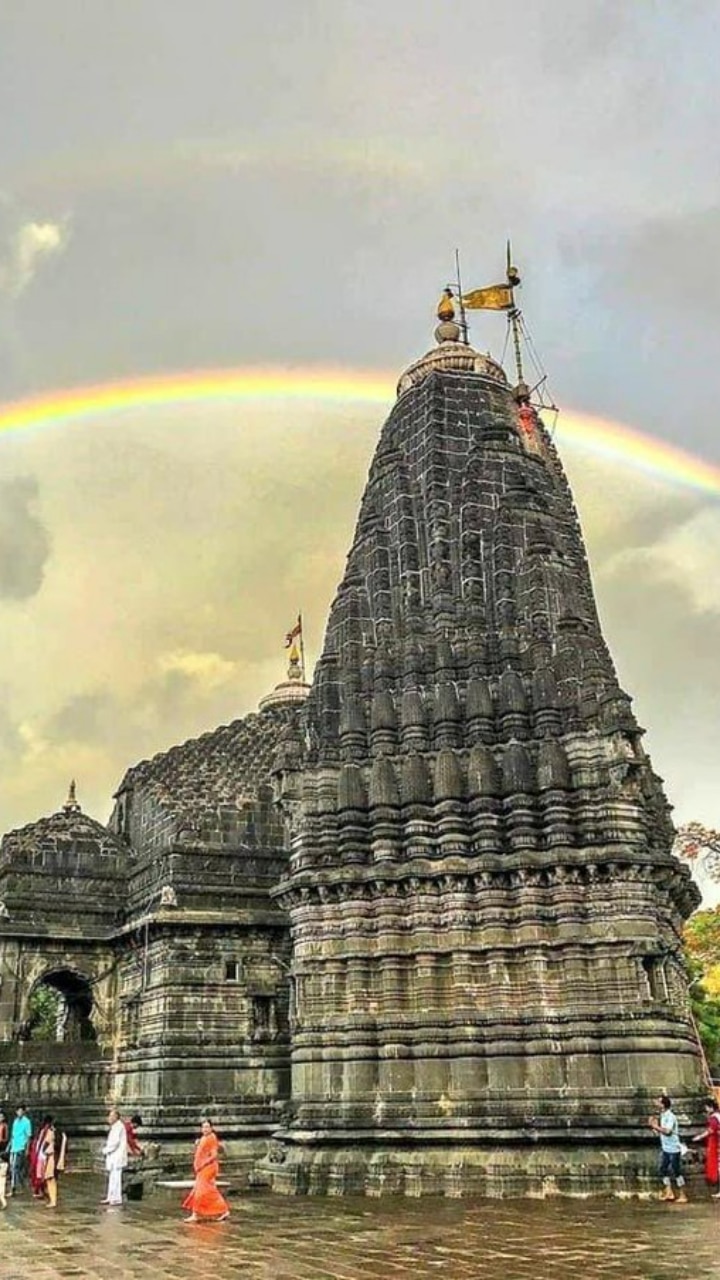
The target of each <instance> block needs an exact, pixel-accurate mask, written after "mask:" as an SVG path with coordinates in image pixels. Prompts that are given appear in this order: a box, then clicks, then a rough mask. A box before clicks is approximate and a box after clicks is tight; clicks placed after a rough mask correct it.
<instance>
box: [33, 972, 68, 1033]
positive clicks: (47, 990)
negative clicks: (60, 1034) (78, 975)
mask: <svg viewBox="0 0 720 1280" xmlns="http://www.w3.org/2000/svg"><path fill="white" fill-rule="evenodd" d="M62 1002H63V999H62V996H61V995H60V992H59V991H56V990H55V989H54V987H49V986H47V985H46V983H44V982H39V983H38V985H37V986H36V987H35V989H34V990H33V991H32V992H31V993H30V999H29V1000H28V1012H29V1017H28V1030H29V1033H30V1037H31V1039H32V1040H57V1028H58V1018H59V1016H60V1006H61V1005H62Z"/></svg>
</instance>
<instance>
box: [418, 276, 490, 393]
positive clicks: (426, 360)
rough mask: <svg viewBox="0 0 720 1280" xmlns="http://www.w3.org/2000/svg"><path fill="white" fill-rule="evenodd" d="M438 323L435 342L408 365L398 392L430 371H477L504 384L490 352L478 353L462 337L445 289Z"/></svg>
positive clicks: (447, 290) (421, 379)
mask: <svg viewBox="0 0 720 1280" xmlns="http://www.w3.org/2000/svg"><path fill="white" fill-rule="evenodd" d="M437 314H438V320H439V321H440V323H439V324H438V326H437V328H436V329H435V339H436V341H437V344H438V345H437V346H436V347H433V349H432V350H431V351H427V352H426V353H425V355H424V356H421V357H420V359H419V360H416V361H415V362H414V364H411V365H409V366H408V368H407V369H406V370H405V372H404V373H403V375H402V377H401V379H400V381H399V382H398V386H397V393H398V396H402V395H404V394H405V392H406V391H409V390H410V389H411V387H416V386H417V385H418V383H419V382H423V381H424V380H425V378H427V377H428V375H429V374H431V373H436V372H439V371H442V372H443V373H448V372H450V373H476V374H479V375H480V377H483V378H489V379H490V380H491V381H492V382H499V383H501V384H502V386H507V385H508V382H507V378H506V377H505V373H504V371H503V369H502V367H501V365H499V364H498V363H497V361H495V360H493V359H492V357H491V356H484V355H481V353H480V352H479V351H476V350H475V349H474V347H471V346H470V345H469V344H468V343H467V342H464V341H463V339H462V330H461V328H460V325H459V324H457V322H456V320H455V308H454V306H453V301H452V294H451V291H450V290H449V289H446V290H445V291H444V293H443V296H442V298H441V299H440V303H439V305H438V309H437Z"/></svg>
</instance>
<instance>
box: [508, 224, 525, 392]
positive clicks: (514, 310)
mask: <svg viewBox="0 0 720 1280" xmlns="http://www.w3.org/2000/svg"><path fill="white" fill-rule="evenodd" d="M506 275H507V282H508V285H509V287H510V298H511V306H510V309H509V311H508V324H509V325H510V329H511V331H512V340H513V351H514V352H515V372H516V374H517V380H518V386H521V385H522V384H523V383H524V382H525V379H524V377H523V364H522V347H521V345H520V332H521V330H520V311H519V308H518V307H516V305H515V292H514V290H515V286H516V285H518V284H519V283H520V276H519V275H518V272H517V268H516V267H514V266H513V265H512V253H511V249H510V241H509V240H508V242H507V246H506Z"/></svg>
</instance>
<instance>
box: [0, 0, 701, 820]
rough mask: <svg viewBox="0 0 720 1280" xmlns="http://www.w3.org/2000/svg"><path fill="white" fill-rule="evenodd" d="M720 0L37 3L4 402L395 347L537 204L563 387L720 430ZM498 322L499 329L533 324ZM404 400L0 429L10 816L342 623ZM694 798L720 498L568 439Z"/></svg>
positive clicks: (15, 117)
mask: <svg viewBox="0 0 720 1280" xmlns="http://www.w3.org/2000/svg"><path fill="white" fill-rule="evenodd" d="M719 47H720V8H719V7H718V5H717V3H716V2H715V0H713V2H712V3H711V2H708V3H705V0H664V2H663V3H655V2H654V0H643V2H642V3H635V4H628V3H627V0H623V2H622V3H615V2H614V0H608V2H602V0H539V2H535V3H531V4H528V3H527V0H525V2H524V3H521V2H520V0H505V3H504V4H502V5H501V4H499V3H492V4H490V3H488V2H487V0H454V3H453V4H451V5H445V6H443V5H438V4H437V0H433V3H429V2H428V0H412V3H410V0H381V2H379V0H357V2H355V3H350V2H349V0H333V3H332V4H331V3H329V2H328V0H323V2H322V3H320V0H303V3H302V4H298V3H297V0H292V2H289V0H276V3H275V4H274V5H272V6H269V5H265V6H258V5H250V4H246V3H238V0H204V3H202V4H191V3H177V0H175V2H172V3H171V0H123V3H122V4H121V3H119V2H116V0H96V2H95V3H93V4H88V3H87V2H86V0H82V2H81V0H5V3H4V4H3V6H2V8H0V119H1V120H2V130H1V131H0V323H1V324H2V334H1V336H0V399H2V400H9V399H12V398H14V397H17V396H22V395H32V394H34V393H37V392H41V391H43V390H48V389H52V388H54V387H60V386H72V385H75V384H82V383H91V382H98V381H102V380H104V379H111V378H116V377H132V376H134V375H140V374H146V373H153V372H158V371H172V370H184V369H189V368H205V367H218V366H243V365H250V364H258V363H262V364H273V363H278V364H294V365H298V364H300V365H302V364H308V365H328V364H331V365H337V366H341V367H344V366H346V367H352V368H359V367H363V368H370V369H373V368H377V369H383V370H387V369H390V370H396V371H397V372H398V373H399V372H400V370H401V369H402V368H403V366H404V365H406V364H408V363H409V362H410V361H411V360H412V359H414V358H415V357H416V356H417V355H418V354H420V353H421V352H422V351H423V350H424V349H425V348H426V347H427V346H428V345H429V343H430V333H431V330H432V325H433V307H434V304H435V301H436V296H437V294H438V291H439V288H440V287H442V286H443V285H444V284H445V283H446V281H447V278H448V276H449V274H450V273H451V269H452V257H453V251H454V249H455V247H456V245H457V246H459V247H460V249H461V251H462V255H463V263H464V273H465V279H466V282H467V284H468V285H481V284H486V283H489V282H490V281H491V280H492V279H493V278H494V277H496V276H497V275H498V273H499V272H500V271H501V270H502V266H503V257H504V243H505V238H506V236H507V235H508V234H510V235H511V236H512V238H513V243H514V246H515V257H516V259H517V261H518V263H519V265H520V267H521V269H522V271H523V276H524V287H523V291H522V303H523V306H524V309H525V313H526V317H527V320H528V324H529V327H530V329H531V331H532V334H533V336H534V338H535V342H536V344H537V345H538V347H539V348H540V350H541V352H542V355H543V357H544V361H545V364H546V365H547V367H548V368H549V370H550V373H551V385H552V389H553V391H554V394H555V397H556V398H557V399H558V400H559V401H560V402H561V403H562V404H564V405H567V406H571V407H575V408H577V409H580V410H584V411H586V412H589V413H593V414H598V415H601V416H606V417H610V418H616V419H619V420H621V421H625V422H627V423H630V424H632V425H634V426H636V427H639V428H641V429H642V430H644V431H646V432H650V433H652V434H655V435H657V436H659V437H661V438H663V439H666V440H669V441H673V442H675V443H677V444H680V445H682V446H684V447H685V448H688V449H690V450H691V451H693V452H695V453H697V454H699V455H700V456H702V457H704V458H706V459H708V460H710V461H714V462H716V463H717V462H720V431H719V429H718V409H717V405H718V403H719V401H720V361H719V360H718V356H717V351H718V336H719V334H718V330H719V329H720V322H719V320H718V315H719V307H720V214H719V208H720V190H719V185H720V179H719V176H718V175H719V172H720V166H719V165H718V163H717V136H718V123H719V120H718V117H719V114H720V110H719V108H720V100H719V95H718V90H717V87H716V82H717V49H718V48H719ZM503 336H504V335H503V321H502V318H501V317H497V316H481V317H480V318H479V319H478V320H477V321H476V322H475V325H474V330H473V337H474V340H475V341H476V343H477V345H478V346H480V347H481V348H482V349H485V348H487V347H491V348H492V349H493V350H495V351H496V352H499V350H500V349H501V347H502V340H503ZM381 417H382V412H381V411H377V412H375V411H372V410H368V409H367V408H363V409H362V410H360V409H358V408H357V407H355V408H354V407H353V406H351V405H348V406H347V408H345V409H343V410H338V411H331V410H329V409H328V408H327V407H326V408H324V409H323V410H322V411H319V410H316V409H313V408H312V407H311V406H308V407H301V408H298V406H297V405H294V406H293V407H283V406H276V407H274V408H272V407H265V408H262V409H260V408H256V409H249V408H247V407H246V406H235V408H217V407H215V408H211V407H210V406H206V407H203V408H202V409H199V408H195V409H174V410H170V409H164V410H153V411H150V410H147V411H142V410H138V411H136V412H134V413H133V414H131V415H125V416H124V417H123V418H122V419H117V420H111V419H102V418H100V419H98V420H96V421H95V420H90V421H86V422H84V423H82V424H79V423H78V424H69V425H66V426H63V427H53V428H46V429H44V430H43V429H38V430H28V431H25V432H23V433H19V434H16V435H12V436H11V435H5V436H3V437H0V489H1V491H2V492H1V495H0V496H1V498H2V501H1V503H0V644H1V645H2V653H3V662H2V667H1V668H0V688H1V689H2V694H3V697H2V700H0V779H1V782H0V788H1V794H0V827H2V829H8V828H9V827H11V826H14V825H17V824H18V823H21V822H25V821H29V820H31V819H34V818H35V817H37V816H39V815H40V814H42V813H45V812H48V811H51V810H52V809H54V808H56V807H57V805H58V804H59V802H60V801H61V800H62V799H63V798H64V790H65V787H66V784H67V780H68V778H69V776H71V775H72V774H77V776H78V783H79V790H80V795H81V799H82V800H83V802H84V803H85V806H86V807H87V808H88V809H89V810H90V811H91V812H93V813H95V814H96V815H97V816H99V817H101V818H104V817H105V816H106V815H107V812H108V810H109V802H110V794H111V792H112V790H113V788H114V786H115V785H116V784H117V782H118V780H119V778H120V776H121V775H122V772H123V770H124V768H125V767H126V765H128V764H130V763H133V762H134V761H135V760H137V759H139V758H142V757H143V756H145V755H147V754H148V753H150V752H153V751H156V750H159V749H161V748H162V747H166V746H169V745H171V744H172V743H173V742H174V741H177V740H179V739H181V738H183V737H185V736H188V735H190V734H194V733H197V732H201V731H203V730H204V729H207V728H210V727H212V726H213V725H214V724H216V723H218V722H221V721H226V720H229V719H232V718H233V717H234V716H236V715H238V714H242V713H244V712H245V711H247V710H249V709H251V708H252V707H253V706H254V705H255V704H256V702H257V699H258V698H259V697H260V696H261V695H262V694H263V693H264V692H266V691H267V689H268V687H270V686H271V685H272V684H274V683H275V681H276V679H278V678H279V677H280V675H281V673H282V660H283V655H282V647H281V641H282V635H283V633H284V631H285V629H286V628H287V625H288V624H289V622H290V621H291V620H292V617H293V615H294V613H295V612H296V609H297V606H298V604H302V605H303V607H304V610H305V613H306V615H307V620H308V626H309V632H310V633H309V641H310V647H311V649H312V650H316V649H317V648H318V647H319V644H320V641H321V632H322V626H323V620H324V614H325V611H326V608H327V605H328V603H329V599H330V597H331V594H332V591H333V589H334V587H335V584H336V582H337V580H338V578H339V577H340V575H341V572H342V566H343V562H344V555H345V552H346V550H347V547H348V546H349V542H350V540H351V536H352V528H353V523H354V516H355V508H356V504H357V501H358V498H359V495H360V492H361V489H362V484H363V481H364V477H365V473H366V469H367V463H368V461H369V457H370V454H371V451H372V448H373V444H374V441H375V438H376V435H377V432H378V429H379V426H380V419H381ZM559 430H560V434H559V436H558V440H559V443H560V447H561V450H563V456H564V458H565V461H566V462H567V464H568V468H569V470H570V473H571V478H572V481H573V484H574V486H575V490H576V495H577V498H578V503H579V506H580V510H581V516H582V518H583V523H584V526H585V529H586V533H587V536H588V543H589V549H590V553H591V559H592V563H593V569H594V577H595V582H596V587H597V591H598V596H599V600H600V607H601V612H602V616H603V619H604V623H605V627H606V632H607V635H608V638H609V640H610V643H611V646H612V649H613V653H614V656H615V658H616V661H617V665H618V667H619V671H620V675H621V678H622V680H623V683H624V684H625V686H626V688H627V689H628V691H629V692H630V693H631V694H633V695H634V696H635V698H636V710H637V712H638V715H639V718H640V720H641V721H642V723H644V724H645V725H646V726H647V728H648V739H647V741H648V745H649V748H650V750H651V753H652V755H653V758H654V761H655V764H656V767H657V768H658V769H659V770H660V772H661V773H662V774H663V775H664V776H665V779H666V782H667V788H668V792H669V795H670V798H671V799H672V800H673V801H674V803H675V804H676V806H677V812H678V815H679V817H680V818H681V819H685V818H691V817H696V818H700V819H704V820H705V821H707V822H710V823H713V824H714V825H716V826H718V825H720V806H719V804H718V800H717V779H718V766H719V764H720V714H719V712H720V663H719V661H718V658H717V654H718V652H720V572H719V569H720V506H719V505H718V503H717V501H716V502H713V501H712V500H711V499H709V498H708V497H707V496H706V497H704V498H703V497H702V496H696V495H694V494H692V493H689V492H687V491H683V490H680V489H677V490H675V489H673V487H671V486H668V487H664V488H663V487H658V486H657V485H655V484H651V483H650V482H649V481H647V480H645V479H644V478H643V477H642V476H641V475H639V474H638V473H637V472H632V471H627V470H625V469H624V468H621V467H620V466H618V465H616V466H615V467H613V468H610V467H608V466H605V467H604V468H603V469H602V471H600V469H599V468H598V464H597V463H593V462H591V460H590V459H589V458H586V457H583V456H582V454H580V453H579V452H578V451H577V449H574V450H573V449H571V448H570V447H569V446H565V447H564V446H563V440H562V419H561V420H560V429H559Z"/></svg>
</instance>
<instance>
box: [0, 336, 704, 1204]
mask: <svg viewBox="0 0 720 1280" xmlns="http://www.w3.org/2000/svg"><path fill="white" fill-rule="evenodd" d="M436 338H437V345H436V346H435V347H434V348H433V349H432V350H431V351H430V352H428V354H426V355H425V356H423V357H422V358H421V359H420V360H418V361H416V362H415V363H414V364H412V365H411V366H410V367H409V368H408V369H407V370H406V371H405V373H404V374H403V375H402V377H401V379H400V383H399V386H398V396H397V402H396V404H395V406H394V408H393V410H392V412H391V413H390V416H389V418H388V420H387V422H386V423H385V426H384V428H383V430H382V434H381V437H380V442H379V445H378V448H377V451H376V454H375V457H374V460H373V463H372V466H371V470H370V475H369V479H368V483H367V487H366V490H365V494H364V497H363V500H362V504H361V509H360V514H359V518H358V523H357V528H356V533H355V538H354V541H353V545H352V548H351V550H350V554H349V557H348V561H347V566H346V569H345V574H344V577H343V579H342V582H341V585H340V587H339V589H338V592H337V596H336V599H335V601H334V604H333V606H332V609H331V611H330V617H329V620H328V624H327V629H326V634H325V642H324V648H323V652H322V656H321V658H320V661H319V663H318V666H317V668H316V672H315V677H314V681H313V684H312V688H309V686H307V685H305V683H304V682H303V681H302V679H301V678H300V671H299V668H298V665H297V663H296V662H295V663H294V665H293V664H291V670H290V673H289V675H290V678H289V679H288V681H287V682H286V683H285V684H283V685H280V686H278V689H277V690H276V691H275V692H274V694H271V695H270V696H269V697H268V698H266V699H265V700H264V702H263V703H262V704H261V707H260V710H259V711H258V713H257V714H252V715H249V716H246V717H245V718H244V719H242V720H237V721H235V722H233V723H232V724H229V725H227V726H223V727H221V728H219V729H216V730H215V731H213V732H211V733H207V734H205V735H203V736H202V737H200V738H198V739H196V740H194V741H191V742H188V743H185V744H183V745H181V746H177V747H173V748H172V749H171V750H169V751H167V752H165V753H163V754H161V755H159V756H156V757H155V758H154V759H152V760H150V761H145V762H143V763H142V764H139V765H137V766H136V767H134V768H132V769H130V770H129V771H128V773H127V774H126V775H125V777H124V779H123V780H122V782H121V784H120V786H119V789H118V792H117V795H116V797H115V808H114V810H113V814H112V817H111V820H110V823H109V825H108V826H107V827H103V826H102V825H101V824H100V823H98V822H95V821H93V820H92V819H90V818H88V817H86V816H85V815H84V814H83V813H82V812H81V810H80V808H79V805H78V803H77V800H76V799H75V796H74V794H71V796H70V797H69V799H68V801H67V803H66V804H65V806H64V807H63V808H62V809H61V810H60V811H59V812H58V813H56V814H54V815H53V816H51V817H49V818H46V819H42V820H41V821H40V822H38V823H36V824H34V825H32V826H30V827H26V828H24V829H23V830H21V831H15V832H11V833H9V834H8V835H7V836H5V838H4V840H3V842H2V847H1V850H0V898H2V901H3V904H4V907H3V909H2V910H3V914H2V918H1V919H0V959H1V961H2V987H1V988H0V1037H1V1041H0V1080H1V1083H0V1093H2V1095H4V1096H5V1097H6V1098H8V1099H10V1100H15V1099H17V1098H18V1097H19V1096H20V1094H22V1095H23V1097H24V1098H25V1099H26V1100H27V1102H28V1105H29V1106H30V1107H33V1108H34V1109H36V1110H39V1109H40V1108H41V1107H43V1108H44V1107H45V1106H51V1107H53V1108H54V1109H55V1110H58V1111H61V1112H62V1113H63V1114H64V1115H65V1117H66V1119H67V1122H68V1123H69V1124H73V1125H74V1126H76V1129H77V1132H78V1133H79V1134H80V1135H82V1134H87V1135H88V1137H91V1136H92V1134H93V1133H94V1132H95V1131H96V1127H97V1125H98V1124H99V1123H100V1120H101V1117H102V1112H103V1108H104V1106H105V1104H106V1102H107V1100H108V1099H110V1098H117V1099H121V1100H122V1102H123V1106H124V1107H125V1108H126V1109H128V1110H129V1109H134V1108H138V1109H139V1110H141V1111H142V1113H143V1117H144V1119H145V1121H146V1124H147V1126H148V1128H149V1130H151V1131H152V1133H153V1135H154V1136H155V1137H156V1138H157V1140H158V1142H159V1144H160V1151H161V1158H164V1159H167V1160H168V1161H170V1159H171V1158H172V1155H173V1152H175V1151H178V1150H180V1149H182V1151H183V1152H184V1153H186V1152H187V1145H188V1142H189V1139H190V1136H191V1134H192V1133H193V1131H194V1127H195V1125H196V1123H197V1119H198V1116H199V1115H200V1114H202V1113H203V1112H204V1111H209V1112H210V1113H211V1114H212V1115H213V1117H214V1118H215V1119H216V1121H217V1123H218V1125H219V1127H220V1129H221V1130H222V1132H223V1135H224V1137H225V1139H226V1142H227V1149H228V1153H229V1159H230V1160H231V1161H234V1162H235V1163H236V1164H237V1166H238V1167H242V1168H244V1169H248V1168H253V1169H254V1170H255V1176H256V1177H262V1178H264V1179H266V1180H269V1181H271V1182H272V1185H273V1186H274V1187H275V1188H276V1189H277V1190H278V1191H282V1192H293V1193H297V1192H320V1193H334V1194H338V1193H343V1192H361V1193H362V1192H364V1193H367V1194H373V1195H379V1194H381V1193H383V1192H392V1193H398V1192H399V1193H405V1194H422V1193H426V1192H427V1193H441V1194H451V1195H459V1194H464V1193H466V1192H468V1193H470V1192H473V1193H478V1192H480V1193H489V1194H503V1193H514V1194H517V1193H520V1194H522V1193H534V1194H538V1193H541V1192H548V1191H560V1192H570V1193H572V1192H576V1193H584V1192H592V1191H606V1190H617V1191H628V1190H633V1189H641V1188H643V1187H644V1186H646V1185H649V1183H648V1179H649V1178H650V1177H652V1171H653V1166H654V1158H655V1152H654V1148H653V1147H652V1145H650V1144H649V1143H648V1141H647V1132H646V1129H645V1124H644V1121H645V1116H646V1115H647V1113H648V1111H649V1109H650V1105H651V1099H652V1098H653V1097H654V1096H655V1095H656V1094H657V1093H658V1092H660V1091H662V1090H668V1091H669V1092H671V1093H672V1094H673V1095H674V1096H675V1097H676V1098H678V1099H679V1100H680V1103H681V1106H682V1105H683V1104H684V1105H685V1106H686V1107H692V1106H694V1101H695V1098H696V1097H697V1095H698V1092H699V1091H700V1089H701V1088H702V1074H701V1066H700V1058H699V1052H698V1046H697V1040H696V1037H695V1034H694V1030H693V1025H692V1019H691V1016H690V1009H689V1002H688V980H687V975H686V972H685V969H684V966H683V960H682V953H681V944H680V928H681V925H682V922H683V920H684V919H685V918H686V917H687V915H688V914H689V913H690V912H691V911H692V910H693V909H694V907H695V906H696V905H697V901H698V893H697V890H696V889H695V887H694V886H693V884H692V882H691V880H690V877H689V873H688V871H687V869H686V868H684V867H683V866H681V864H680V863H679V862H678V861H677V860H676V859H675V858H674V857H673V856H672V854H671V845H672V840H673V828H672V823H671V820H670V810H669V806H668V804H667V801H666V799H665V796H664V794H663V791H662V786H661V780H660V779H659V778H658V777H657V776H656V775H655V774H654V772H653V770H652V766H651V763H650V760H649V758H648V756H647V755H646V753H645V751H644V749H643V745H642V730H640V729H639V728H638V725H637V723H636V721H635V718H634V716H633V713H632V710H631V704H630V699H629V698H628V696H627V695H626V694H625V693H624V692H623V691H622V689H621V688H620V686H619V684H618V680H617V676H616V673H615V670H614V667H613V663H612V660H611V657H610V655H609V653H608V650H607V647H606V644H605V642H604V640H603V636H602V633H601V629H600V624H599V621H598V616H597V612H596V608H595V603H594V599H593V592H592V586H591V581H590V575H589V570H588V565H587V559H586V554H585V549H584V545H583V539H582V534H581V531H580V527H579V523H578V518H577V514H576V511H575V508H574V505H573V501H572V496H571V493H570V490H569V487H568V483H567V480H566V478H565V475H564V473H563V470H562V466H561V464H560V461H559V458H558V455H557V452H556V450H555V447H554V445H553V441H552V439H551V437H550V434H549V433H548V431H547V430H546V428H545V426H544V425H543V423H542V421H541V420H540V418H539V417H538V415H537V414H536V412H535V410H534V409H533V408H532V406H531V405H530V403H529V399H528V396H527V394H526V391H527V389H526V388H524V386H522V385H521V386H520V387H518V388H515V389H514V390H513V389H512V388H511V386H510V385H509V383H508V381H507V379H506V376H505V374H504V372H503V370H502V368H501V367H500V366H499V365H498V364H497V363H495V362H494V361H493V360H492V359H491V358H490V357H488V356H484V355H481V354H480V353H478V352H477V351H475V350H473V348H472V347H470V346H469V345H467V344H466V343H465V342H463V341H462V340H461V334H460V330H459V329H458V327H457V326H456V325H455V323H454V321H451V320H447V319H445V320H444V321H443V322H442V323H441V324H440V325H439V326H438V329H437V330H436ZM42 991H44V993H45V995H46V996H47V995H48V992H49V993H50V996H49V997H48V999H46V1000H45V1002H44V1003H43V1001H42V1000H40V999H39V996H38V993H39V992H42ZM48 1000H49V1003H48ZM53 1000H55V1003H54V1004H53V1003H52V1001H53ZM48 1008H49V1009H50V1017H51V1023H52V1025H51V1028H50V1038H48V1032H47V1017H48V1014H47V1010H48ZM43 1018H44V1022H43ZM52 1019H55V1022H54V1023H53V1022H52ZM41 1026H44V1027H45V1030H44V1033H43V1036H44V1038H43V1037H40V1036H39V1035H38V1028H39V1027H41ZM269 1140H270V1141H269ZM184 1158H185V1157H184Z"/></svg>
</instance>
